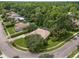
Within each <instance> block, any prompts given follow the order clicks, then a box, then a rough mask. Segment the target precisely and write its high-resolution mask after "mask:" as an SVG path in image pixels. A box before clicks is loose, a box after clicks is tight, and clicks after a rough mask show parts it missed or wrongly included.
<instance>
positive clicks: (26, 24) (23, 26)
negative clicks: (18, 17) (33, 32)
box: [15, 22, 30, 32]
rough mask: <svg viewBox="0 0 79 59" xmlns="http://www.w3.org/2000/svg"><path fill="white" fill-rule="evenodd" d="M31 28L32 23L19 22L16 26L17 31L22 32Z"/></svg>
mask: <svg viewBox="0 0 79 59" xmlns="http://www.w3.org/2000/svg"><path fill="white" fill-rule="evenodd" d="M29 26H30V23H23V22H19V23H16V24H15V30H16V31H17V32H18V31H22V30H24V29H26V28H28V27H29Z"/></svg>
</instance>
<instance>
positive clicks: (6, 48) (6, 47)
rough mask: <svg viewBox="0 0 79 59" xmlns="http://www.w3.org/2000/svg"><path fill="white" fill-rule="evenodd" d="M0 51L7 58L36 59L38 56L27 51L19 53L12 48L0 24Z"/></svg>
mask: <svg viewBox="0 0 79 59" xmlns="http://www.w3.org/2000/svg"><path fill="white" fill-rule="evenodd" d="M0 33H1V34H0V49H1V51H2V52H3V53H4V54H5V55H6V56H7V57H9V58H12V57H14V56H19V57H20V58H24V57H27V58H34V57H37V55H38V54H33V53H31V52H29V51H25V52H24V51H20V50H16V49H15V48H13V47H12V46H11V45H10V44H9V43H8V41H7V40H8V39H7V38H6V34H5V31H4V29H3V26H2V23H1V22H0Z"/></svg>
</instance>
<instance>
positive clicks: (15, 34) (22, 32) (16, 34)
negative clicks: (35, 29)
mask: <svg viewBox="0 0 79 59" xmlns="http://www.w3.org/2000/svg"><path fill="white" fill-rule="evenodd" d="M27 32H29V30H24V31H21V32H16V33H14V34H11V37H12V38H13V37H16V36H19V35H21V34H25V33H27Z"/></svg>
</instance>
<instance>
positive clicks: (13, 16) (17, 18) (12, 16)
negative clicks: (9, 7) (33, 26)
mask: <svg viewBox="0 0 79 59" xmlns="http://www.w3.org/2000/svg"><path fill="white" fill-rule="evenodd" d="M6 15H7V18H8V19H10V20H12V21H13V20H14V21H16V22H19V21H25V20H24V17H21V16H20V15H18V14H17V13H15V12H9V13H6Z"/></svg>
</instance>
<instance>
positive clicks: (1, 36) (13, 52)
mask: <svg viewBox="0 0 79 59" xmlns="http://www.w3.org/2000/svg"><path fill="white" fill-rule="evenodd" d="M78 43H79V37H77V40H71V41H68V42H67V43H66V44H65V45H63V46H62V47H60V48H58V49H56V50H55V51H54V52H53V51H50V52H48V53H50V54H53V55H54V57H55V58H64V57H67V56H68V55H69V54H70V53H71V52H72V51H74V50H75V49H77V47H76V45H77V44H78ZM0 49H1V50H2V52H3V53H4V54H5V55H6V56H7V57H9V58H12V57H14V56H19V57H20V58H37V57H38V56H39V54H34V53H31V52H29V51H25V52H24V51H20V50H17V49H15V48H13V47H12V46H11V44H9V42H8V39H7V38H6V34H5V31H4V29H3V26H2V23H1V22H0Z"/></svg>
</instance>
